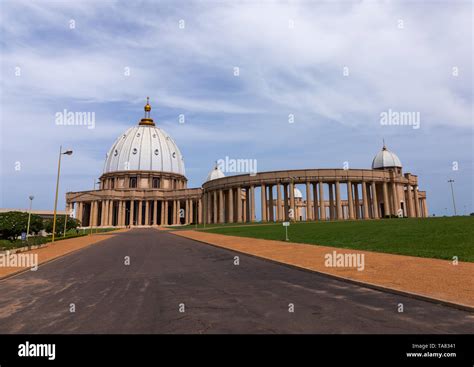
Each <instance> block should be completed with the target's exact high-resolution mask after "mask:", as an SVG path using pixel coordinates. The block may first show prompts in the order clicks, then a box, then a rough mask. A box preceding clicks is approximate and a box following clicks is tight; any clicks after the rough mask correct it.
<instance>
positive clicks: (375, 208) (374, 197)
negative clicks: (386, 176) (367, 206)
mask: <svg viewBox="0 0 474 367" xmlns="http://www.w3.org/2000/svg"><path fill="white" fill-rule="evenodd" d="M371 191H372V212H373V213H374V219H378V218H379V205H378V202H377V186H376V185H375V182H374V181H372V190H371Z"/></svg>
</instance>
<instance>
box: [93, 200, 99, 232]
mask: <svg viewBox="0 0 474 367" xmlns="http://www.w3.org/2000/svg"><path fill="white" fill-rule="evenodd" d="M93 203H94V215H93V217H92V223H93V225H94V227H97V224H98V223H97V216H98V213H99V202H98V201H93Z"/></svg>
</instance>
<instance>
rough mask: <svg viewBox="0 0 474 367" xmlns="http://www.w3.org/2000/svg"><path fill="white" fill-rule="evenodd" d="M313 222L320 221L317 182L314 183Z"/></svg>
mask: <svg viewBox="0 0 474 367" xmlns="http://www.w3.org/2000/svg"><path fill="white" fill-rule="evenodd" d="M313 220H319V211H318V184H317V183H316V182H313Z"/></svg>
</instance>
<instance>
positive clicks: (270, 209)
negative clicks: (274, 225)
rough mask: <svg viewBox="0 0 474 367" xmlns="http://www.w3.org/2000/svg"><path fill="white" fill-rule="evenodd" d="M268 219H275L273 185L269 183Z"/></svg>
mask: <svg viewBox="0 0 474 367" xmlns="http://www.w3.org/2000/svg"><path fill="white" fill-rule="evenodd" d="M267 206H268V220H269V221H270V222H274V221H275V214H274V209H273V185H268V205H267Z"/></svg>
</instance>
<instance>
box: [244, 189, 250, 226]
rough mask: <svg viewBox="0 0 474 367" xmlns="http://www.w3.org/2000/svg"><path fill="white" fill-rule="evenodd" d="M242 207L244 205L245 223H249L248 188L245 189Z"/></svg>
mask: <svg viewBox="0 0 474 367" xmlns="http://www.w3.org/2000/svg"><path fill="white" fill-rule="evenodd" d="M244 205H245V213H244V218H245V222H250V187H246V188H245V198H244Z"/></svg>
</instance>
